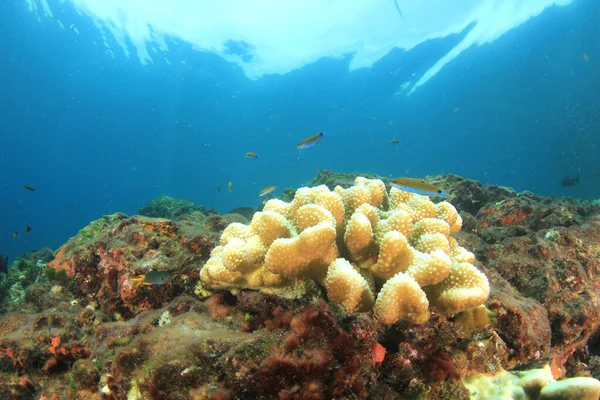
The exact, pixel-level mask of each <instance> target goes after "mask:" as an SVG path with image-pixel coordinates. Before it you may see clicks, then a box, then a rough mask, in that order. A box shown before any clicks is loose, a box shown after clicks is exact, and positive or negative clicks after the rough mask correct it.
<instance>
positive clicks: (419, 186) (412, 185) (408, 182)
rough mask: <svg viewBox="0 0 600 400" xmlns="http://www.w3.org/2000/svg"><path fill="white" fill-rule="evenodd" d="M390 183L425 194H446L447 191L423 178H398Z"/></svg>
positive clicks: (399, 187) (401, 188)
mask: <svg viewBox="0 0 600 400" xmlns="http://www.w3.org/2000/svg"><path fill="white" fill-rule="evenodd" d="M390 183H391V185H392V186H394V187H395V188H397V189H400V190H404V191H406V192H411V193H416V194H420V195H423V196H432V197H435V196H441V197H445V196H446V193H445V192H444V191H443V190H442V189H441V188H439V187H437V186H435V185H432V184H431V183H428V182H425V181H424V180H422V179H415V178H397V179H393V180H392V181H391V182H390Z"/></svg>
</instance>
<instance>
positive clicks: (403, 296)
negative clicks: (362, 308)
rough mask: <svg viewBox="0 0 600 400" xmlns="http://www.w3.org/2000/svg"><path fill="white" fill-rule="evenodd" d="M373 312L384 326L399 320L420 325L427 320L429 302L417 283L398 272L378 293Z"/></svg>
mask: <svg viewBox="0 0 600 400" xmlns="http://www.w3.org/2000/svg"><path fill="white" fill-rule="evenodd" d="M374 312H375V317H376V318H377V319H379V320H380V321H381V322H383V323H384V324H393V323H396V322H398V321H400V320H405V321H410V322H414V323H415V324H422V323H424V322H425V321H427V320H428V319H429V302H428V301H427V296H426V295H425V293H424V292H423V290H421V287H420V286H419V284H418V283H417V281H416V280H415V279H414V278H412V277H410V276H408V275H406V274H403V273H402V272H400V273H398V274H396V275H394V276H393V277H392V278H391V279H389V280H388V281H387V282H386V283H385V285H383V287H382V288H381V290H380V291H379V294H378V295H377V300H376V301H375V309H374Z"/></svg>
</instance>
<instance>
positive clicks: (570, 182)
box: [560, 174, 579, 188]
mask: <svg viewBox="0 0 600 400" xmlns="http://www.w3.org/2000/svg"><path fill="white" fill-rule="evenodd" d="M578 184H579V174H577V175H569V176H565V177H563V179H562V181H561V182H560V185H561V186H562V187H566V188H567V187H571V186H575V185H578Z"/></svg>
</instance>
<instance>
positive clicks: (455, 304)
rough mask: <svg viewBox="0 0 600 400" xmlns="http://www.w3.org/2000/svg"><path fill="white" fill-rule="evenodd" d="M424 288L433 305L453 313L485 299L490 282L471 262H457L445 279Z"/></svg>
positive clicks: (478, 303) (473, 305)
mask: <svg viewBox="0 0 600 400" xmlns="http://www.w3.org/2000/svg"><path fill="white" fill-rule="evenodd" d="M425 290H426V292H427V294H428V298H429V300H430V301H431V303H432V304H433V305H435V307H437V308H438V309H440V310H441V311H444V312H447V313H451V314H455V313H458V312H460V311H462V310H466V309H467V308H471V307H476V306H478V305H480V304H482V303H483V302H484V301H486V300H487V298H488V296H489V294H490V284H489V282H488V280H487V278H486V276H485V275H484V274H483V273H482V272H481V271H479V270H478V269H477V268H475V266H473V264H469V263H466V262H459V263H455V264H454V265H452V268H451V269H450V274H449V275H448V277H447V278H446V279H444V280H443V281H441V282H440V283H439V284H437V285H435V286H430V287H428V288H426V289H425Z"/></svg>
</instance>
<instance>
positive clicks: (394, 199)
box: [390, 187, 416, 209]
mask: <svg viewBox="0 0 600 400" xmlns="http://www.w3.org/2000/svg"><path fill="white" fill-rule="evenodd" d="M413 196H416V195H415V194H414V193H410V192H405V191H404V190H400V189H398V188H395V187H392V188H391V189H390V209H395V208H399V207H401V206H402V205H404V204H406V203H407V202H408V201H409V200H410V199H411V198H412V197H413Z"/></svg>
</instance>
